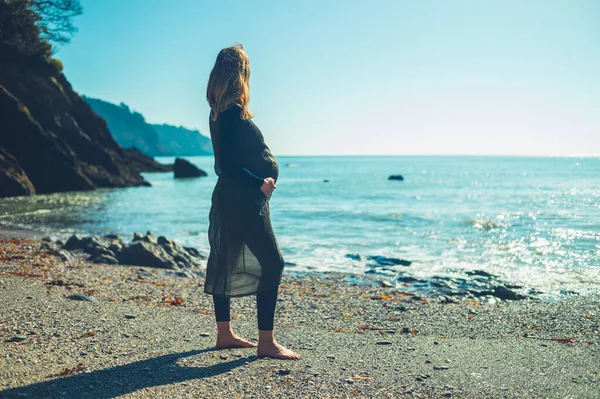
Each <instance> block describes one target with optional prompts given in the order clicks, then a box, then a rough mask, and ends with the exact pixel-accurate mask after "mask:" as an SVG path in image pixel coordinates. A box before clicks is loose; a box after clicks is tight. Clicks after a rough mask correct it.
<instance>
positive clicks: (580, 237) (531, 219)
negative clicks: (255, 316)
mask: <svg viewBox="0 0 600 399" xmlns="http://www.w3.org/2000/svg"><path fill="white" fill-rule="evenodd" d="M157 160H158V161H159V162H162V163H169V162H173V160H174V159H173V158H168V157H161V158H158V159H157ZM188 160H190V161H191V162H193V163H194V164H195V165H197V166H198V167H200V168H202V169H203V170H205V171H207V172H208V174H209V176H208V177H206V178H195V179H174V178H173V175H172V173H147V174H144V177H145V178H146V179H147V180H148V181H149V182H150V183H151V185H152V186H151V187H133V188H119V189H101V190H96V191H89V192H71V193H58V194H49V195H37V196H33V197H18V198H5V199H0V224H5V225H11V226H16V227H25V228H29V229H34V230H36V231H40V232H43V233H46V234H48V235H50V236H51V237H53V238H65V237H67V236H69V235H70V234H72V233H77V234H107V233H118V234H121V235H122V236H123V237H125V238H130V237H132V235H133V233H134V232H142V233H143V232H146V231H152V232H153V233H154V234H155V235H157V236H158V235H164V236H167V237H170V238H173V239H174V240H175V241H177V242H178V243H180V244H182V245H185V246H193V247H196V248H198V249H199V250H201V251H204V252H206V253H208V251H209V244H208V239H207V230H208V213H209V209H210V205H211V195H212V191H213V188H214V185H215V182H216V179H217V178H216V176H215V174H214V171H213V162H214V160H213V158H212V157H211V156H206V157H189V158H188ZM277 161H278V163H279V165H280V178H279V181H278V183H277V189H276V190H275V193H274V194H273V197H272V199H271V217H272V222H273V227H274V230H275V233H276V235H277V238H278V241H279V245H280V247H281V251H282V253H283V255H284V258H285V260H286V270H288V271H295V272H299V273H315V274H320V273H330V272H348V273H352V274H354V275H356V276H381V278H383V279H386V281H390V282H392V283H394V281H398V279H399V280H400V281H406V280H407V279H406V276H410V279H417V280H420V281H426V280H427V279H432V278H433V279H436V278H454V279H459V280H460V279H465V278H470V277H469V276H472V275H473V272H474V271H477V272H475V274H478V273H480V272H481V271H484V272H485V273H489V274H490V275H494V276H497V277H498V278H499V279H501V280H503V281H505V282H508V283H510V284H514V285H515V286H517V287H520V288H522V289H526V290H529V291H530V292H536V294H537V295H538V296H541V297H544V298H560V297H562V296H564V295H574V294H579V295H581V294H596V293H598V292H599V288H600V158H595V157H566V158H558V157H553V158H545V157H479V156H373V157H371V156H348V157H343V156H336V157H333V156H319V157H313V156H310V157H309V156H306V157H295V156H294V157H292V156H289V157H288V156H281V157H278V158H277ZM397 174H399V175H402V176H403V178H404V180H402V181H400V180H388V177H389V176H390V175H397ZM373 257H375V258H373ZM377 257H384V258H386V259H388V258H389V259H396V260H398V259H399V260H402V261H403V262H400V264H394V262H392V263H391V264H385V262H384V264H385V267H382V266H381V265H380V264H377V263H376V262H375V263H374V261H373V259H378V258H377ZM396 263H399V262H396ZM485 273H484V274H485ZM403 276H404V279H402V277H403ZM461 281H462V280H461ZM394 284H396V283H394Z"/></svg>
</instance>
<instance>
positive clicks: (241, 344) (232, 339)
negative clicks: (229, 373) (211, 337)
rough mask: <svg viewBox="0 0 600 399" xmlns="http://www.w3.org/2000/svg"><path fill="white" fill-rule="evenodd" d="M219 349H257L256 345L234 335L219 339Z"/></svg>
mask: <svg viewBox="0 0 600 399" xmlns="http://www.w3.org/2000/svg"><path fill="white" fill-rule="evenodd" d="M217 348H220V349H227V348H256V344H255V343H252V342H250V341H248V340H245V339H243V338H240V337H238V336H237V335H235V334H232V335H229V336H225V337H217Z"/></svg>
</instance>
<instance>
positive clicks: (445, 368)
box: [433, 366, 449, 370]
mask: <svg viewBox="0 0 600 399" xmlns="http://www.w3.org/2000/svg"><path fill="white" fill-rule="evenodd" d="M433 369H434V370H448V369H449V367H448V366H433Z"/></svg>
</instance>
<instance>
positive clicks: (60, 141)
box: [0, 43, 162, 196]
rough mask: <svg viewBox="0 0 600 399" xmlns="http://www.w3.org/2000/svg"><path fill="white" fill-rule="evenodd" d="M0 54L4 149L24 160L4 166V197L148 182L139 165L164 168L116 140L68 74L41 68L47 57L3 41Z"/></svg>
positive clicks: (0, 140)
mask: <svg viewBox="0 0 600 399" xmlns="http://www.w3.org/2000/svg"><path fill="white" fill-rule="evenodd" d="M9 51H10V54H11V55H10V56H6V55H7V54H9ZM0 54H2V55H3V56H6V57H4V58H3V60H2V63H0V120H2V134H0V148H2V149H3V150H4V152H5V153H7V154H10V156H11V157H13V159H16V160H17V161H18V166H20V168H16V166H15V164H14V163H13V162H12V161H9V164H10V165H11V167H10V168H7V169H6V170H7V171H9V172H10V173H5V172H4V167H0V170H1V171H2V173H0V176H2V178H6V177H7V176H8V179H7V181H8V182H10V186H9V185H5V184H4V181H2V182H0V187H1V189H0V196H5V195H14V194H16V193H17V192H20V193H21V194H20V195H24V194H33V193H38V194H39V193H51V192H64V191H78V190H91V189H95V188H99V187H129V186H140V185H148V183H147V182H146V181H145V180H144V179H143V178H142V177H141V175H140V174H139V172H140V170H144V171H152V170H160V169H161V167H162V165H160V164H158V163H157V162H155V161H154V160H153V159H151V158H149V157H147V156H143V155H142V157H136V156H132V155H130V154H129V151H128V150H124V149H123V148H122V147H121V146H119V145H118V144H117V143H116V142H115V140H114V139H113V137H112V135H111V134H110V132H109V131H108V129H107V127H106V123H105V122H104V120H103V119H101V118H100V117H99V116H98V115H97V114H96V113H94V112H93V111H92V110H91V108H90V107H89V105H88V104H87V103H86V102H85V101H84V100H83V99H82V98H81V97H80V96H79V95H78V94H77V93H75V92H74V91H73V89H72V88H71V85H70V84H69V82H68V81H67V80H66V79H65V77H64V75H62V74H61V73H58V72H57V71H56V70H54V71H52V70H50V69H49V68H48V67H47V66H46V67H44V65H48V64H47V63H46V61H35V60H34V59H32V58H31V57H25V56H21V55H20V54H19V52H18V51H16V52H15V51H14V48H13V47H12V46H10V45H8V44H6V43H0ZM17 132H18V134H17ZM140 155H141V154H140ZM3 158H4V159H7V158H6V156H3ZM3 162H6V160H4V161H3ZM25 177H26V178H27V179H25ZM5 187H7V189H6V190H5V189H4V188H5ZM32 188H33V189H34V190H32ZM9 189H10V190H9Z"/></svg>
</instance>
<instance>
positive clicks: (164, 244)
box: [148, 232, 176, 247]
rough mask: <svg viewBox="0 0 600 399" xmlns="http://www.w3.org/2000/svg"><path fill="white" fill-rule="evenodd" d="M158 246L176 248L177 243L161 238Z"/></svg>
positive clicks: (158, 240)
mask: <svg viewBox="0 0 600 399" xmlns="http://www.w3.org/2000/svg"><path fill="white" fill-rule="evenodd" d="M148 234H151V233H150V232H148ZM156 242H157V244H158V245H162V246H163V247H164V246H170V247H172V246H175V245H176V244H175V241H173V240H171V239H170V238H167V237H165V236H159V237H158V239H157V240H156Z"/></svg>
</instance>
